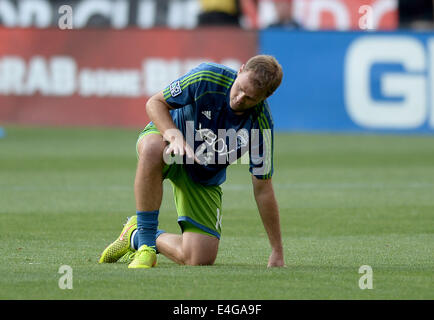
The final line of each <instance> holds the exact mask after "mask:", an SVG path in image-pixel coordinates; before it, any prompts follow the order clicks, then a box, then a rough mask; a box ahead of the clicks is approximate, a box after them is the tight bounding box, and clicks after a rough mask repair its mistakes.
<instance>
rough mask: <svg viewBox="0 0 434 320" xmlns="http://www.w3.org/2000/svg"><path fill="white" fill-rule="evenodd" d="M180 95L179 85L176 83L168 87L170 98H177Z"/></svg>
mask: <svg viewBox="0 0 434 320" xmlns="http://www.w3.org/2000/svg"><path fill="white" fill-rule="evenodd" d="M181 93H182V89H181V83H180V82H179V81H176V82H174V83H172V84H171V85H170V94H171V95H172V97H176V96H179V95H180V94H181Z"/></svg>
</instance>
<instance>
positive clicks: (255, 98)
mask: <svg viewBox="0 0 434 320" xmlns="http://www.w3.org/2000/svg"><path fill="white" fill-rule="evenodd" d="M242 68H243V67H241V69H240V72H239V73H238V76H237V78H236V79H235V82H234V84H233V85H232V88H231V93H230V106H231V109H232V110H234V111H236V112H243V111H245V110H247V109H250V108H252V107H254V106H256V105H257V104H258V103H260V102H261V101H263V100H265V98H266V97H265V94H264V93H263V92H262V90H258V89H256V88H255V87H254V85H253V81H252V74H251V71H244V72H243V71H242V70H243V69H242Z"/></svg>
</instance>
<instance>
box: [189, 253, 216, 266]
mask: <svg viewBox="0 0 434 320" xmlns="http://www.w3.org/2000/svg"><path fill="white" fill-rule="evenodd" d="M216 257H217V254H214V253H212V252H211V253H209V252H208V253H206V254H204V253H202V254H194V253H193V254H184V256H183V262H184V264H185V265H188V266H211V265H213V264H214V262H215V260H216Z"/></svg>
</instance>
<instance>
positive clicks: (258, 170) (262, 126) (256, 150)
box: [249, 102, 274, 180]
mask: <svg viewBox="0 0 434 320" xmlns="http://www.w3.org/2000/svg"><path fill="white" fill-rule="evenodd" d="M250 139H251V142H250V150H249V152H250V154H249V155H250V163H249V165H250V167H249V171H250V173H251V174H253V175H254V176H255V177H256V178H258V179H262V180H265V179H270V178H271V177H272V175H273V172H274V165H273V153H274V124H273V119H272V117H271V112H270V110H269V107H268V104H267V103H266V102H264V104H263V108H262V111H261V112H259V113H258V117H257V120H256V121H255V125H254V128H253V130H252V133H251V137H250Z"/></svg>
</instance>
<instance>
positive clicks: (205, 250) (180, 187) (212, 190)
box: [157, 166, 222, 265]
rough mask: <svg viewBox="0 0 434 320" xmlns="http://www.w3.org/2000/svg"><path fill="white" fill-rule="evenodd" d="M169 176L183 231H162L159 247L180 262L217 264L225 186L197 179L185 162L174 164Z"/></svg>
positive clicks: (162, 251) (172, 258)
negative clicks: (201, 181) (189, 171)
mask: <svg viewBox="0 0 434 320" xmlns="http://www.w3.org/2000/svg"><path fill="white" fill-rule="evenodd" d="M167 178H168V179H169V180H170V181H171V183H172V186H173V194H174V197H175V205H176V210H177V213H178V223H179V225H180V227H181V230H182V235H175V234H169V233H163V234H161V235H160V236H159V237H158V238H157V248H158V251H159V252H160V253H162V254H163V255H165V256H166V257H168V258H169V259H171V260H173V261H175V262H177V263H179V264H187V265H210V264H213V263H214V261H215V259H216V257H217V251H218V245H219V239H220V232H221V211H220V208H221V201H222V191H221V188H220V187H219V186H203V185H201V184H198V183H195V182H194V181H193V180H192V179H191V178H190V177H189V175H188V174H187V171H186V169H185V167H184V166H174V167H172V170H171V171H170V173H169V175H168V176H167Z"/></svg>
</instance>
